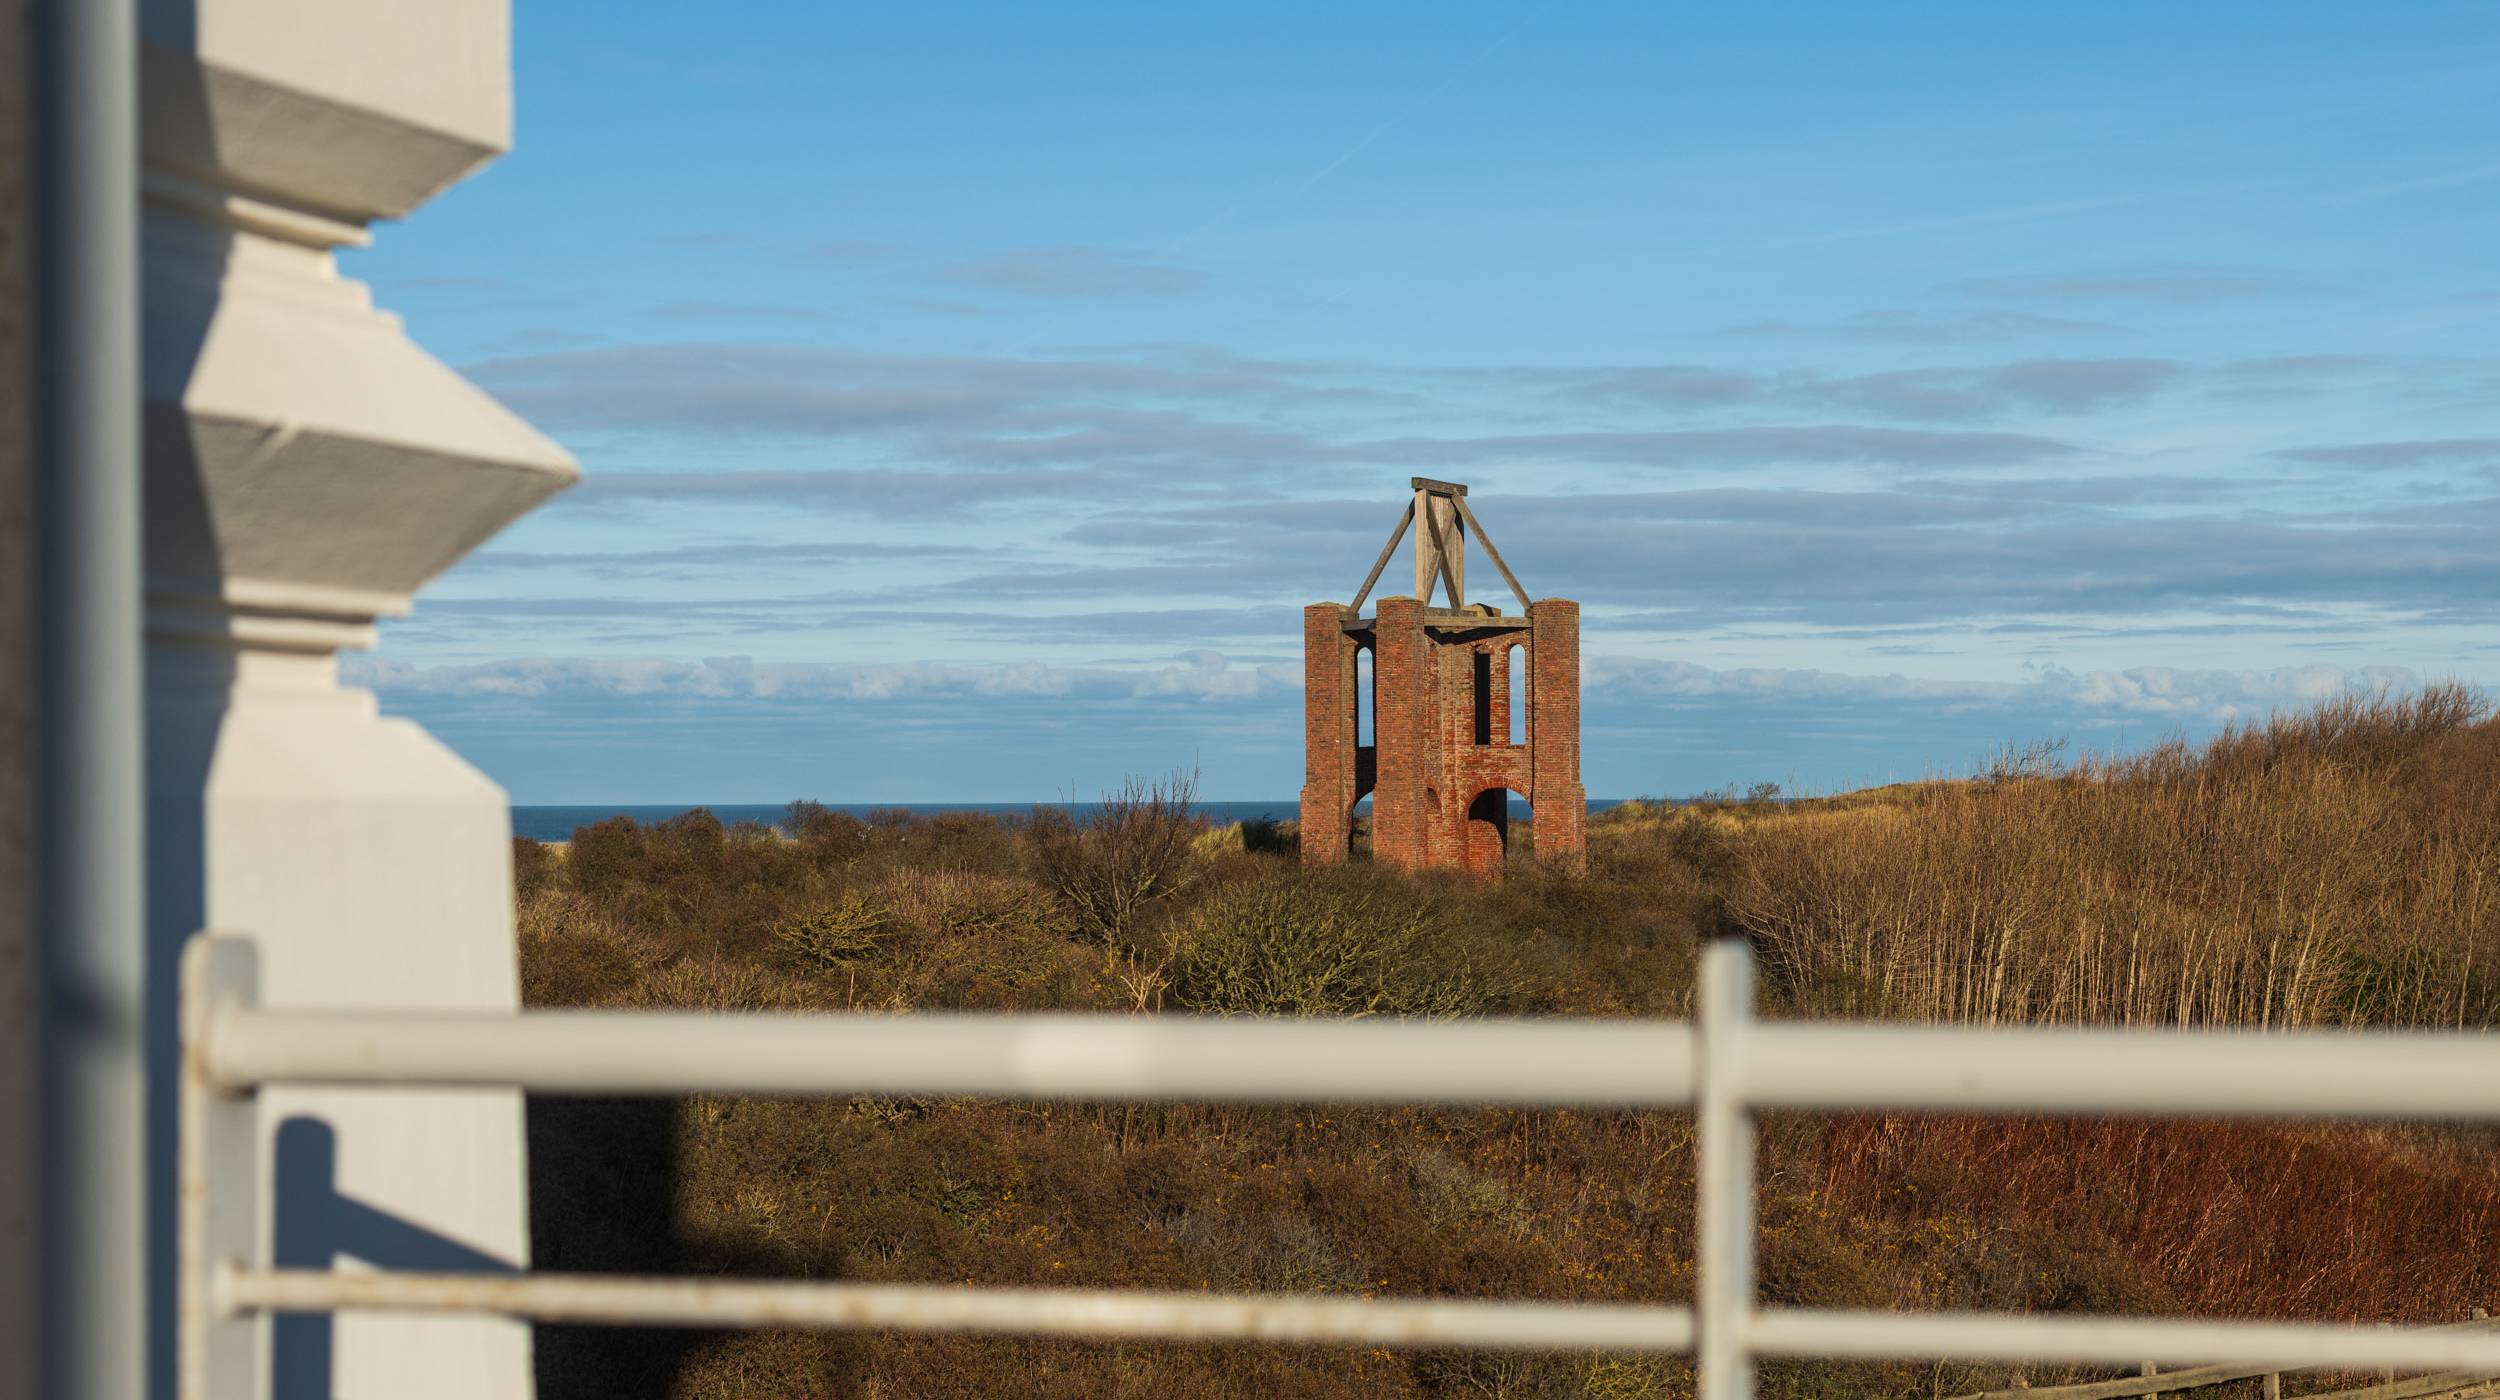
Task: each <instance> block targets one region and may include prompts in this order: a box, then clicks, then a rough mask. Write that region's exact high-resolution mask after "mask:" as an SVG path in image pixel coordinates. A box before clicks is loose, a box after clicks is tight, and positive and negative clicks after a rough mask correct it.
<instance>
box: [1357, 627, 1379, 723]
mask: <svg viewBox="0 0 2500 1400" xmlns="http://www.w3.org/2000/svg"><path fill="white" fill-rule="evenodd" d="M1379 737H1380V736H1379V733H1378V731H1377V730H1376V729H1375V727H1374V720H1373V717H1372V649H1371V648H1370V647H1356V648H1355V649H1354V743H1355V746H1356V747H1357V748H1360V747H1362V746H1363V745H1365V744H1372V743H1377V742H1379Z"/></svg>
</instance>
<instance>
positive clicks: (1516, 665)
mask: <svg viewBox="0 0 2500 1400" xmlns="http://www.w3.org/2000/svg"><path fill="white" fill-rule="evenodd" d="M1507 650H1508V651H1509V652H1510V660H1509V666H1510V741H1511V742H1512V743H1513V744H1525V743H1527V742H1528V649H1527V648H1526V647H1518V646H1515V647H1510V648H1507Z"/></svg>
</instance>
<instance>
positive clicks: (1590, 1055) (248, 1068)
mask: <svg viewBox="0 0 2500 1400" xmlns="http://www.w3.org/2000/svg"><path fill="white" fill-rule="evenodd" d="M206 1054H207V1056H208V1063H209V1066H210V1069H211V1073H212V1074H213V1075H214V1076H215V1077H216V1079H217V1080H218V1081H219V1082H220V1083H221V1084H222V1085H224V1086H226V1087H229V1088H234V1087H242V1086H245V1085H251V1084H258V1083H274V1082H289V1083H324V1084H408V1085H512V1086H516V1087H519V1088H523V1089H531V1090H537V1091H539V1092H543V1093H582V1094H692V1093H756V1094H860V1093H893V1094H974V1095H986V1096H994V1097H1001V1098H1056V1099H1196V1100H1207V1101H1215V1100H1229V1101H1236V1102H1268V1103H1283V1102H1318V1101H1334V1102H1374V1103H1482V1104H1512V1105H1543V1106H1561V1105H1574V1106H1586V1107H1647V1108H1670V1107H1683V1106H1687V1105H1689V1104H1690V1103H1691V1102H1692V1064H1693V1057H1692V1041H1691V1032H1690V1029H1689V1027H1687V1026H1686V1025H1685V1023H1683V1022H1680V1021H1605V1020H1585V1019H1581V1020H1561V1019H1557V1020H1550V1021H1436V1022H1399V1021H1327V1020H1300V1019H1282V1018H1221V1017H1190V1016H1019V1015H988V1016H985V1015H927V1016H886V1015H855V1014H831V1015H804V1014H762V1015H755V1014H722V1013H679V1012H640V1011H526V1012H521V1013H519V1014H517V1015H514V1014H503V1013H375V1014H340V1013H319V1012H298V1011H270V1012H259V1011H241V1010H228V1011H225V1012H222V1013H219V1014H218V1015H217V1016H216V1017H215V1018H213V1019H212V1021H211V1024H210V1028H209V1032H208V1037H207V1048H206ZM1745 1054H1746V1059H1745V1069H1744V1073H1743V1076H1742V1078H1743V1089H1742V1093H1743V1097H1744V1099H1745V1101H1746V1102H1747V1104H1748V1105H1749V1106H1752V1107H1757V1108H1806V1109H1842V1110H1847V1109H1898V1110H1912V1111H1919V1110H1926V1111H1937V1112H1966V1113H2047V1114H2057V1113H2073V1114H2128V1115H2138V1116H2146V1117H2164V1116H2258V1117H2307V1118H2316V1117H2329V1116H2346V1117H2374V1118H2401V1119H2440V1118H2465V1119H2476V1118H2479V1119H2500V1037H2491V1036H2482V1035H2470V1034H2383V1033H2361V1032H2354V1033H2335V1032H2307V1033H2297V1034H2260V1033H2254V1032H2245V1031H2239V1032H2234V1031H2214V1032H2184V1033H2183V1032H2158V1031H2061V1030H2027V1029H2026V1030H1939V1029H1926V1028H1919V1027H1904V1026H1868V1025H1829V1024H1820V1023H1800V1022H1778V1023H1772V1024H1767V1025H1759V1026H1756V1027H1754V1028H1752V1029H1751V1030H1749V1031H1748V1032H1747V1033H1746V1037H1745Z"/></svg>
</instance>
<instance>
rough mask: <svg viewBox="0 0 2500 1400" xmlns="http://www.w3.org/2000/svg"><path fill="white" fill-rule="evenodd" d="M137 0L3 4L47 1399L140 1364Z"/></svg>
mask: <svg viewBox="0 0 2500 1400" xmlns="http://www.w3.org/2000/svg"><path fill="white" fill-rule="evenodd" d="M137 8H138V7H137V6H136V5H134V4H132V3H130V0H41V3H37V4H35V5H32V6H30V7H28V8H27V9H26V10H25V11H24V12H23V13H24V14H25V16H26V21H25V22H27V23H28V36H29V38H30V39H31V40H32V44H31V46H30V50H29V53H28V59H29V62H28V64H27V71H28V74H29V75H30V77H31V84H30V87H31V92H32V96H33V99H34V100H33V102H32V104H31V107H32V110H31V113H30V115H31V117H32V119H33V123H34V130H33V133H32V135H33V140H32V141H31V142H30V143H29V145H30V146H31V148H32V149H31V154H32V156H33V160H32V162H31V164H32V168H33V170H32V173H33V177H34V185H33V190H32V194H33V213H32V217H31V218H30V219H29V221H28V222H29V224H30V225H31V228H30V230H29V231H30V232H31V234H32V235H33V236H32V238H31V240H30V244H31V251H32V253H33V258H32V262H31V264H30V266H29V267H28V282H29V284H30V289H31V297H30V300H31V302H32V304H33V312H34V315H33V331H34V335H33V342H34V345H33V348H34V365H33V369H34V376H33V379H34V382H33V390H34V393H33V399H34V402H33V405H32V407H33V413H32V425H33V429H34V432H33V441H32V446H33V449H34V454H33V455H34V461H33V467H34V472H33V488H34V490H33V498H32V505H33V511H32V518H31V521H30V526H31V528H30V530H29V534H30V536H31V540H32V549H31V551H30V552H31V554H32V556H33V564H34V567H33V570H32V575H33V584H34V596H35V601H36V606H35V616H34V619H33V622H34V636H35V656H34V661H33V665H32V667H31V672H32V674H31V682H32V683H31V685H30V687H29V688H30V690H31V691H32V692H33V699H34V711H35V725H36V728H35V732H34V735H33V741H32V748H33V768H34V772H35V792H36V802H37V806H36V810H35V812H34V814H33V823H32V826H31V828H30V832H31V835H32V836H33V838H34V885H35V900H34V911H33V912H34V923H33V927H34V930H35V933H34V944H35V947H34V959H33V973H34V978H33V981H34V985H35V991H36V1003H35V1017H34V1019H35V1039H36V1048H35V1064H36V1071H35V1102H36V1104H37V1110H36V1112H37V1122H36V1124H35V1126H34V1128H33V1133H32V1136H33V1138H34V1148H33V1153H32V1155H33V1158H34V1167H35V1182H36V1196H37V1199H36V1204H35V1218H34V1221H33V1235H34V1246H35V1275H36V1277H35V1280H34V1290H35V1292H34V1297H35V1299H36V1302H35V1307H34V1313H35V1325H34V1329H33V1335H31V1336H28V1337H26V1338H25V1341H26V1343H27V1344H28V1345H30V1346H32V1347H33V1348H34V1349H35V1368H34V1369H35V1373H36V1385H37V1388H38V1393H40V1394H42V1395H43V1396H45V1397H47V1400H129V1398H130V1397H133V1396H139V1395H144V1394H145V1393H146V1391H147V1386H148V1378H149V1376H150V1374H151V1370H152V1368H151V1366H150V1365H149V1358H148V1354H147V1348H148V1325H147V1321H148V1301H149V1291H148V1267H149V1259H148V1248H149V1245H148V1235H147V1230H148V1200H147V1190H148V1185H147V1170H146V1163H147V1059H146V1031H147V1025H148V1008H147V964H146V953H145V948H144V944H143V939H144V925H145V919H146V908H145V904H146V901H145V894H144V890H145V885H144V883H143V881H142V879H141V874H140V872H141V871H142V870H144V869H145V868H146V866H145V861H144V854H143V851H142V842H143V840H144V834H143V830H142V823H141V820H140V813H141V810H142V808H141V804H142V802H143V801H144V800H145V789H144V786H143V781H142V777H141V763H142V760H141V754H142V751H143V749H144V747H145V745H144V734H143V730H142V722H141V717H140V706H141V700H140V659H139V592H140V572H141V569H140V559H139V555H140V527H139V515H140V507H139V499H140V488H139V435H140V429H139V253H138V227H139V216H138V200H139V99H138V73H139V49H138V31H137ZM11 22H12V23H17V22H20V21H18V20H17V19H16V18H15V12H13V16H12V20H11Z"/></svg>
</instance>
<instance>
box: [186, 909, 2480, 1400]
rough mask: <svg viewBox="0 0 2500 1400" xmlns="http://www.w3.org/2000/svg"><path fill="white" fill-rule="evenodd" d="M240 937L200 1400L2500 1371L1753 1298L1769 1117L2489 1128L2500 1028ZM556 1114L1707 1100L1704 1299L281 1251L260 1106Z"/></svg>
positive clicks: (2278, 1338)
mask: <svg viewBox="0 0 2500 1400" xmlns="http://www.w3.org/2000/svg"><path fill="white" fill-rule="evenodd" d="M257 980H258V979H257V973H256V970H255V968H254V965H253V955H252V950H251V948H250V945H249V944H248V943H245V942H243V941H241V940H237V939H230V938H216V937H208V936H203V937H201V938H199V939H196V940H194V941H193V944H192V946H191V947H190V948H189V949H188V950H187V951H186V953H185V957H184V965H183V1034H184V1055H183V1084H182V1128H181V1132H182V1142H181V1228H180V1237H181V1272H182V1277H181V1292H182V1301H181V1357H180V1367H181V1378H182V1391H181V1393H182V1396H183V1397H184V1400H259V1397H261V1396H263V1395H265V1394H266V1383H265V1376H266V1364H265V1358H264V1357H263V1356H262V1354H261V1350H262V1348H263V1347H265V1342H264V1341H263V1340H262V1333H263V1332H264V1331H265V1329H261V1328H258V1327H257V1326H255V1321H256V1319H258V1318H260V1317H263V1316H266V1315H267V1314H271V1313H278V1312H332V1311H340V1310H350V1309H365V1310H384V1311H393V1312H437V1313H489V1314H497V1315H501V1316H505V1317H512V1318H520V1319H527V1320H532V1321H542V1322H569V1323H602V1324H612V1325H643V1326H680V1327H684V1326H697V1327H750V1328H752V1327H813V1328H845V1329H860V1328H884V1329H896V1330H906V1331H919V1332H1016V1333H1026V1334H1043V1335H1060V1336H1098V1337H1108V1336H1119V1337H1164V1338H1201V1339H1216V1338H1225V1339H1238V1340H1264V1341H1277V1342H1333V1343H1351V1344H1363V1345H1370V1346H1406V1347H1436V1348H1453V1347H1470V1348H1480V1349H1508V1350H1605V1351H1627V1352H1691V1353H1692V1354H1693V1355H1694V1357H1695V1362H1696V1367H1697V1373H1698V1375H1699V1378H1700V1394H1701V1395H1702V1396H1703V1397H1705V1400H1735V1397H1742V1396H1749V1395H1750V1394H1751V1393H1752V1364H1753V1358H1755V1357H1757V1356H1821V1357H1854V1358H1878V1357H1905V1356H1919V1357H1932V1358H1939V1359H1951V1360H1964V1361H2035V1362H2070V1363H2088V1364H2120V1365H2134V1364H2137V1363H2140V1362H2143V1361H2147V1360H2151V1361H2156V1362H2164V1363H2172V1364H2178V1363H2247V1364H2252V1365H2254V1364H2261V1363H2262V1364H2265V1365H2270V1366H2279V1367H2284V1368H2290V1367H2297V1366H2321V1365H2323V1366H2344V1367H2352V1368H2356V1369H2361V1368H2372V1369H2379V1368H2403V1369H2414V1370H2425V1371H2433V1370H2459V1371H2462V1370H2487V1371H2494V1372H2500V1336H2495V1335H2492V1334H2490V1333H2487V1332H2458V1331H2454V1330H2439V1329H2422V1330H2407V1331H2394V1330H2390V1329H2388V1328H2385V1327H2373V1326H2342V1325H2317V1324H2292V1323H2251V1322H2199V1321H2182V1320H2172V1319H2156V1318H2129V1317H2098V1316H2073V1315H2036V1314H1988V1313H1883V1312H1849V1311H1832V1310H1808V1309H1764V1308H1759V1307H1757V1306H1755V1301H1754V1289H1753V1284H1752V1277H1753V1245H1754V1190H1753V1158H1754V1151H1753V1114H1754V1113H1755V1112H1756V1111H1757V1110H1760V1109H1765V1108H1792V1109H1831V1110H1854V1109H1895V1110H1930V1111H1941V1112H1971V1113H2067V1114H2076V1113H2082V1114H2100V1113H2132V1114H2151V1115H2188V1116H2266V1117H2295V1116H2296V1117H2357V1118H2381V1119H2398V1120H2433V1119H2448V1120H2486V1121H2491V1120H2500V1039H2496V1038H2492V1037H2486V1036H2477V1035H2464V1034H2439V1035H2412V1034H2407V1035H2391V1034H2361V1033H2354V1034H2256V1033H2248V1032H2208V1033H2183V1032H2147V1031H2044V1030H1939V1029H1928V1028H1917V1027H1900V1026H1878V1025H1841V1024H1805V1023H1778V1022H1773V1023H1758V1022H1756V1021H1755V1020H1754V1019H1753V1015H1752V1009H1753V964H1752V954H1751V952H1750V950H1749V949H1748V948H1747V947H1746V946H1745V945H1744V944H1742V943H1739V942H1734V941H1726V942H1719V943H1714V944H1712V945H1710V946H1709V947H1708V948H1707V949H1706V950H1705V951H1704V953H1703V956H1702V979H1701V987H1700V995H1699V1007H1698V1010H1699V1016H1698V1020H1697V1021H1696V1023H1694V1024H1692V1025H1686V1024H1684V1023H1681V1022H1671V1021H1539V1022H1463V1023H1451V1022H1439V1023H1430V1024H1408V1023H1395V1022H1362V1021H1356V1022H1330V1021H1292V1020H1195V1019H1189V1018H1181V1017H1169V1018H1156V1017H1136V1016H971V1015H961V1016H955V1015H929V1016H904V1017H894V1016H868V1015H731V1014H671V1013H649V1012H606V1011H526V1012H521V1013H518V1014H459V1013H398V1014H393V1013H371V1012H357V1013H354V1014H328V1013H320V1012H304V1011H267V1010H261V1009H259V1008H258V1005H257V997H256V992H255V988H256V985H257ZM282 1083H283V1084H314V1085H333V1086H370V1087H383V1086H426V1087H445V1086H480V1085H493V1086H499V1087H510V1088H518V1089H523V1090H529V1091H535V1092H542V1093H588V1094H655V1095H681V1094H697V1093H723V1094H732V1093H756V1094H779V1095H795V1094H828V1095H848V1094H860V1093H916V1094H971V1095H983V1096H994V1097H1007V1098H1041V1099H1108V1100H1144V1099H1199V1100H1230V1101H1235V1102H1264V1103H1308V1102H1319V1101H1338V1102H1374V1103H1449V1104H1508V1105H1526V1106H1552V1105H1564V1104H1569V1105H1574V1106H1602V1107H1618V1108H1687V1107H1689V1108H1692V1109H1694V1110H1695V1111H1696V1113H1697V1115H1698V1124H1699V1134H1698V1137H1699V1146H1698V1152H1699V1155H1700V1162H1699V1168H1700V1171H1699V1193H1700V1194H1699V1201H1698V1204H1697V1210H1696V1214H1697V1216H1698V1218H1699V1222H1700V1237H1701V1238H1700V1248H1699V1258H1698V1261H1697V1269H1696V1279H1697V1282H1696V1286H1695V1302H1694V1306H1693V1307H1691V1308H1683V1307H1674V1306H1665V1305H1659V1306H1637V1305H1606V1306H1600V1305H1590V1304H1568V1303H1528V1302H1491V1301H1456V1300H1444V1299H1347V1298H1324V1297H1308V1296H1284V1295H1237V1296H1226V1295H1213V1296H1210V1295H1206V1294H1172V1293H1148V1292H1135V1291H1119V1290H1086V1289H994V1288H992V1289H985V1288H973V1287H953V1286H920V1285H886V1284H858V1283H838V1282H836V1283H826V1282H800V1281H790V1282H765V1281H738V1280H720V1279H687V1278H641V1277H612V1276H599V1275H571V1274H558V1275H548V1274H535V1273H516V1274H418V1273H388V1272H386V1273H354V1274H349V1273H340V1272H331V1271H327V1270H321V1269H279V1268H273V1267H270V1266H269V1265H268V1263H267V1262H266V1258H267V1256H266V1252H265V1250H264V1248H263V1244H262V1240H263V1237H264V1235H265V1234H266V1231H265V1229H264V1228H263V1226H262V1224H261V1222H259V1221H258V1220H257V1219H256V1218H255V1199H256V1190H257V1186H258V1178H259V1175H260V1170H261V1167H260V1163H259V1162H258V1160H257V1155H256V1154H257V1152H258V1150H259V1149H258V1142H259V1124H258V1121H257V1118H258V1114H257V1106H256V1103H255V1099H254V1095H255V1093H256V1092H257V1090H258V1089H259V1088H260V1087H261V1086H263V1085H269V1084H282Z"/></svg>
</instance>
